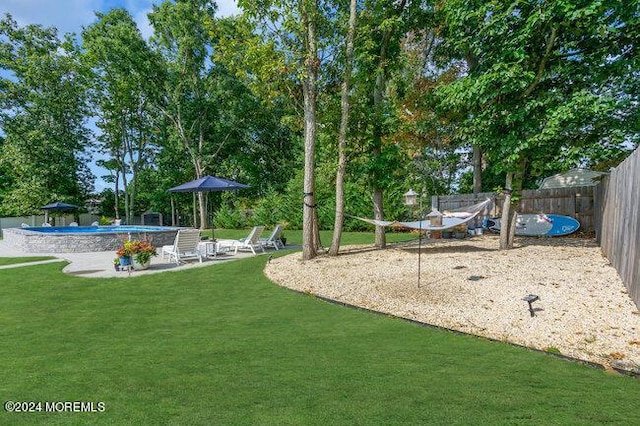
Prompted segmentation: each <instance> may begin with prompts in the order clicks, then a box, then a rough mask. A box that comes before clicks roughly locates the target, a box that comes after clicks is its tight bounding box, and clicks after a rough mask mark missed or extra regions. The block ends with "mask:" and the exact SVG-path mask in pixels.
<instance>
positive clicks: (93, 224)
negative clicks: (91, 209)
mask: <svg viewBox="0 0 640 426" xmlns="http://www.w3.org/2000/svg"><path fill="white" fill-rule="evenodd" d="M91 226H100V224H99V223H98V222H97V221H96V222H91Z"/></svg>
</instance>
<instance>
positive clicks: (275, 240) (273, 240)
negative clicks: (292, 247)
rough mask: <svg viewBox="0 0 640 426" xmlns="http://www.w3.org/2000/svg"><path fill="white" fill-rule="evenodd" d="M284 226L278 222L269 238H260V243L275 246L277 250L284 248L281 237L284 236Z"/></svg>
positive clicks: (264, 245)
mask: <svg viewBox="0 0 640 426" xmlns="http://www.w3.org/2000/svg"><path fill="white" fill-rule="evenodd" d="M282 229H283V226H282V225H280V224H278V225H276V227H275V228H273V232H271V235H269V238H260V244H262V246H263V247H265V248H266V247H273V248H274V249H276V250H280V249H281V248H284V244H282V240H281V239H280V237H281V236H282Z"/></svg>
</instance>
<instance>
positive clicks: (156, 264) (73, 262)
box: [0, 241, 273, 278]
mask: <svg viewBox="0 0 640 426" xmlns="http://www.w3.org/2000/svg"><path fill="white" fill-rule="evenodd" d="M159 252H160V249H159V248H158V253H159ZM270 253H273V250H267V251H266V252H265V253H262V252H258V256H264V255H269V254H270ZM26 256H29V257H33V256H55V257H56V259H52V260H45V261H38V262H29V263H19V264H12V265H6V266H0V269H9V268H19V267H25V266H30V265H35V264H41V263H51V262H62V261H67V262H69V264H68V265H67V266H65V267H64V269H63V272H64V273H66V274H70V275H76V276H83V277H89V278H106V277H117V278H128V277H135V276H139V275H144V274H157V273H160V272H168V271H182V270H185V269H190V268H201V267H204V266H211V265H215V264H218V263H222V262H229V261H232V260H237V259H242V258H245V257H249V256H254V255H253V253H251V252H245V251H239V252H238V253H237V254H235V255H234V254H220V255H218V256H217V257H215V258H213V257H206V258H203V261H202V263H200V262H199V261H198V260H197V259H196V260H189V261H186V262H183V263H180V265H176V263H175V261H173V262H169V260H168V259H163V258H162V257H161V256H160V255H159V254H158V255H157V256H154V257H153V258H151V266H149V269H146V270H143V271H131V272H127V271H116V270H115V268H114V266H113V259H114V258H115V253H114V252H112V251H99V252H90V253H25V252H23V251H21V250H20V249H18V248H16V247H14V246H12V245H10V244H8V243H7V242H5V241H0V257H26Z"/></svg>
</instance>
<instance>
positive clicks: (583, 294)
mask: <svg viewBox="0 0 640 426" xmlns="http://www.w3.org/2000/svg"><path fill="white" fill-rule="evenodd" d="M417 271H418V246H417V243H416V244H410V245H404V246H395V247H391V248H387V249H386V250H375V249H374V248H373V247H371V246H349V247H345V248H344V249H343V251H342V253H341V254H340V255H339V256H337V257H329V256H326V255H322V256H319V257H317V258H316V259H313V260H311V261H307V262H302V260H301V253H294V254H291V255H288V256H284V257H280V258H276V259H273V260H272V261H271V262H270V263H269V264H267V265H266V268H265V274H266V276H267V277H269V279H271V280H273V281H274V282H276V283H278V284H279V285H282V286H284V287H288V288H291V289H294V290H298V291H302V292H307V293H311V294H315V295H318V296H322V297H326V298H329V299H333V300H336V301H340V302H344V303H348V304H352V305H356V306H360V307H363V308H367V309H372V310H375V311H379V312H383V313H388V314H392V315H395V316H398V317H402V318H408V319H412V320H416V321H420V322H423V323H428V324H432V325H436V326H440V327H446V328H450V329H454V330H458V331H462V332H465V333H469V334H474V335H478V336H484V337H488V338H491V339H497V340H502V341H507V342H511V343H515V344H518V345H524V346H528V347H531V348H535V349H540V350H545V351H551V352H560V353H561V354H563V355H566V356H570V357H574V358H578V359H581V360H585V361H590V362H595V363H598V364H602V365H604V366H605V367H615V368H620V369H624V370H629V371H634V372H636V373H640V338H639V337H638V331H639V330H640V312H639V311H638V307H637V306H636V305H635V304H634V303H633V301H632V300H631V298H630V297H629V295H628V293H627V290H626V288H625V287H624V285H623V283H622V281H621V280H620V277H619V276H618V274H617V272H616V271H615V269H614V268H613V267H612V266H611V265H610V264H609V261H608V260H607V259H606V258H605V257H604V256H603V255H602V253H601V251H600V248H599V247H598V246H597V244H596V243H595V241H594V240H593V239H581V238H517V239H516V244H515V247H514V249H512V250H504V251H500V250H498V238H497V236H493V235H483V236H475V237H472V238H467V239H462V240H427V241H426V242H425V241H423V243H422V250H421V271H420V282H418V273H417ZM529 294H534V295H537V296H538V297H539V300H538V301H535V302H533V307H534V308H535V312H534V313H535V316H533V317H532V316H531V314H530V311H529V309H528V304H527V302H526V301H524V300H523V297H525V296H527V295H529Z"/></svg>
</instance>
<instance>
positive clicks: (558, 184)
mask: <svg viewBox="0 0 640 426" xmlns="http://www.w3.org/2000/svg"><path fill="white" fill-rule="evenodd" d="M606 174H607V173H605V172H596V171H593V170H588V169H571V170H569V171H567V172H565V173H558V174H557V175H553V176H549V177H547V178H544V180H543V181H542V184H541V185H540V189H551V188H569V187H574V186H595V185H597V184H598V182H599V181H600V178H601V177H602V176H604V175H606Z"/></svg>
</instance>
